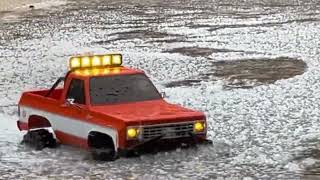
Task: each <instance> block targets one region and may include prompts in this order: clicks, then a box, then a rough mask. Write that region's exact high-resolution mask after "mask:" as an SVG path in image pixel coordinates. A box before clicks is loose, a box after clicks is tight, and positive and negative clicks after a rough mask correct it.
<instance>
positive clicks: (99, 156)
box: [91, 148, 117, 161]
mask: <svg viewBox="0 0 320 180" xmlns="http://www.w3.org/2000/svg"><path fill="white" fill-rule="evenodd" d="M91 154H92V158H93V159H94V160H97V161H114V160H116V159H117V156H116V153H115V151H114V149H111V148H99V149H97V148H91Z"/></svg>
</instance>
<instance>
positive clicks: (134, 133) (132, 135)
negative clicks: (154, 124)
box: [127, 127, 140, 139]
mask: <svg viewBox="0 0 320 180" xmlns="http://www.w3.org/2000/svg"><path fill="white" fill-rule="evenodd" d="M139 133H140V130H139V128H136V127H130V128H128V129H127V139H136V138H138V136H139Z"/></svg>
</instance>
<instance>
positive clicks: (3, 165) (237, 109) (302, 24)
mask: <svg viewBox="0 0 320 180" xmlns="http://www.w3.org/2000/svg"><path fill="white" fill-rule="evenodd" d="M319 6H320V4H319V2H317V1H312V0H304V1H302V0H301V1H299V0H296V1H293V0H281V1H268V2H266V1H263V0H250V1H242V0H233V1H230V0H222V1H217V0H211V1H204V0H194V1H188V2H186V1H182V0H174V1H160V0H158V1H157V0H151V1H146V0H134V1H128V0H123V1H117V0H108V1H101V0H86V1H84V0H79V1H71V0H70V1H64V2H63V3H62V1H59V6H46V5H44V4H41V5H36V6H35V8H34V9H32V10H27V11H19V12H5V13H1V15H0V99H1V103H0V113H1V116H0V117H1V120H0V130H1V131H0V132H1V133H0V179H43V178H52V179H63V178H65V179H224V178H226V179H244V178H245V179H312V178H317V177H318V176H317V175H318V173H317V172H319V171H318V168H319V160H320V158H319V155H318V154H319V152H318V149H319V145H320V143H319V137H320V133H319V132H320V124H319V116H320V115H319V107H320V93H319V89H320V85H319V82H320V78H319V73H320V72H319V71H320V70H319V67H320V63H319V59H320V57H319V50H318V46H319V43H320V39H319V36H318V34H319V18H320V12H319V10H318V9H319ZM84 52H96V53H104V52H121V53H123V55H124V58H125V65H128V66H132V67H136V68H140V69H144V70H145V71H146V73H147V74H148V75H149V76H150V78H151V79H152V80H153V81H154V82H155V84H156V86H158V88H159V90H160V91H165V92H166V94H167V95H168V96H169V97H168V98H167V100H168V101H170V102H174V103H179V104H182V105H184V106H187V107H190V108H195V109H199V110H202V111H204V112H205V113H206V115H207V117H208V118H207V119H208V126H209V139H211V140H212V141H213V142H214V145H213V146H209V147H199V148H198V149H189V150H180V149H178V150H176V151H171V152H160V153H158V154H155V155H143V156H141V157H137V158H121V159H119V160H117V161H115V162H108V163H100V162H95V161H93V160H92V159H91V158H90V155H89V154H88V153H87V152H85V151H82V150H79V149H77V148H73V147H69V146H61V147H59V148H57V149H46V150H44V151H40V152H39V151H34V150H32V149H30V148H28V147H25V146H23V145H21V144H20V140H21V137H22V134H21V133H19V132H18V131H17V129H16V127H15V120H16V119H17V117H16V115H15V113H16V107H15V104H16V103H17V101H18V100H19V97H20V95H21V92H22V91H24V90H27V89H34V88H35V87H37V88H48V87H50V86H51V85H52V83H53V82H54V81H55V80H56V79H57V77H59V76H63V75H64V73H65V72H66V71H67V59H68V57H69V56H71V55H74V54H79V53H84ZM178 82H182V83H180V84H179V83H178ZM170 84H171V85H170ZM226 87H231V88H226ZM233 87H237V88H233ZM247 87H250V88H247Z"/></svg>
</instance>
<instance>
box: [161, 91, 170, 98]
mask: <svg viewBox="0 0 320 180" xmlns="http://www.w3.org/2000/svg"><path fill="white" fill-rule="evenodd" d="M160 94H161V97H162V98H166V97H168V96H167V94H166V93H165V92H161V93H160Z"/></svg>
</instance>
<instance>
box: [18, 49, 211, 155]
mask: <svg viewBox="0 0 320 180" xmlns="http://www.w3.org/2000/svg"><path fill="white" fill-rule="evenodd" d="M69 66H70V71H69V72H68V73H67V74H66V76H65V77H62V78H59V79H58V80H57V82H56V83H54V85H53V86H52V88H51V89H45V90H37V91H28V92H24V93H23V94H22V97H21V99H20V101H19V120H18V128H19V129H20V130H21V131H23V130H26V131H27V134H26V136H25V139H26V141H29V142H30V141H31V142H37V141H40V142H41V144H40V145H38V146H39V147H40V148H39V149H41V148H42V147H46V146H49V145H50V143H52V142H58V143H62V144H70V145H74V146H79V147H82V148H86V149H89V150H90V151H92V154H93V157H94V158H95V159H100V160H109V159H115V158H116V157H118V155H121V154H127V153H128V152H138V151H141V150H143V149H145V148H146V147H147V146H150V144H151V147H155V145H154V144H155V143H156V144H157V146H164V145H167V144H168V143H169V142H173V144H174V145H175V144H180V143H188V142H191V143H201V142H205V141H207V140H206V133H207V130H206V127H207V125H206V118H205V115H204V114H203V113H202V112H199V111H195V110H191V109H187V108H184V107H182V106H180V105H175V104H170V103H168V102H166V101H165V100H164V99H163V97H162V95H161V94H160V93H159V92H158V90H157V89H156V87H155V86H154V85H153V83H152V82H151V81H150V79H149V78H148V77H147V76H146V74H145V73H144V72H143V71H141V70H138V69H133V68H128V67H124V66H122V55H121V54H105V55H92V56H75V57H71V58H70V60H69ZM62 82H63V86H62V87H60V88H58V85H59V84H60V83H62ZM45 128H52V132H49V131H47V130H44V129H45ZM39 134H45V135H41V136H43V137H45V138H44V139H41V138H40V139H39V137H37V136H39ZM48 137H49V138H48ZM35 139H36V140H35ZM37 139H38V140H37ZM38 143H39V142H38Z"/></svg>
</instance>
